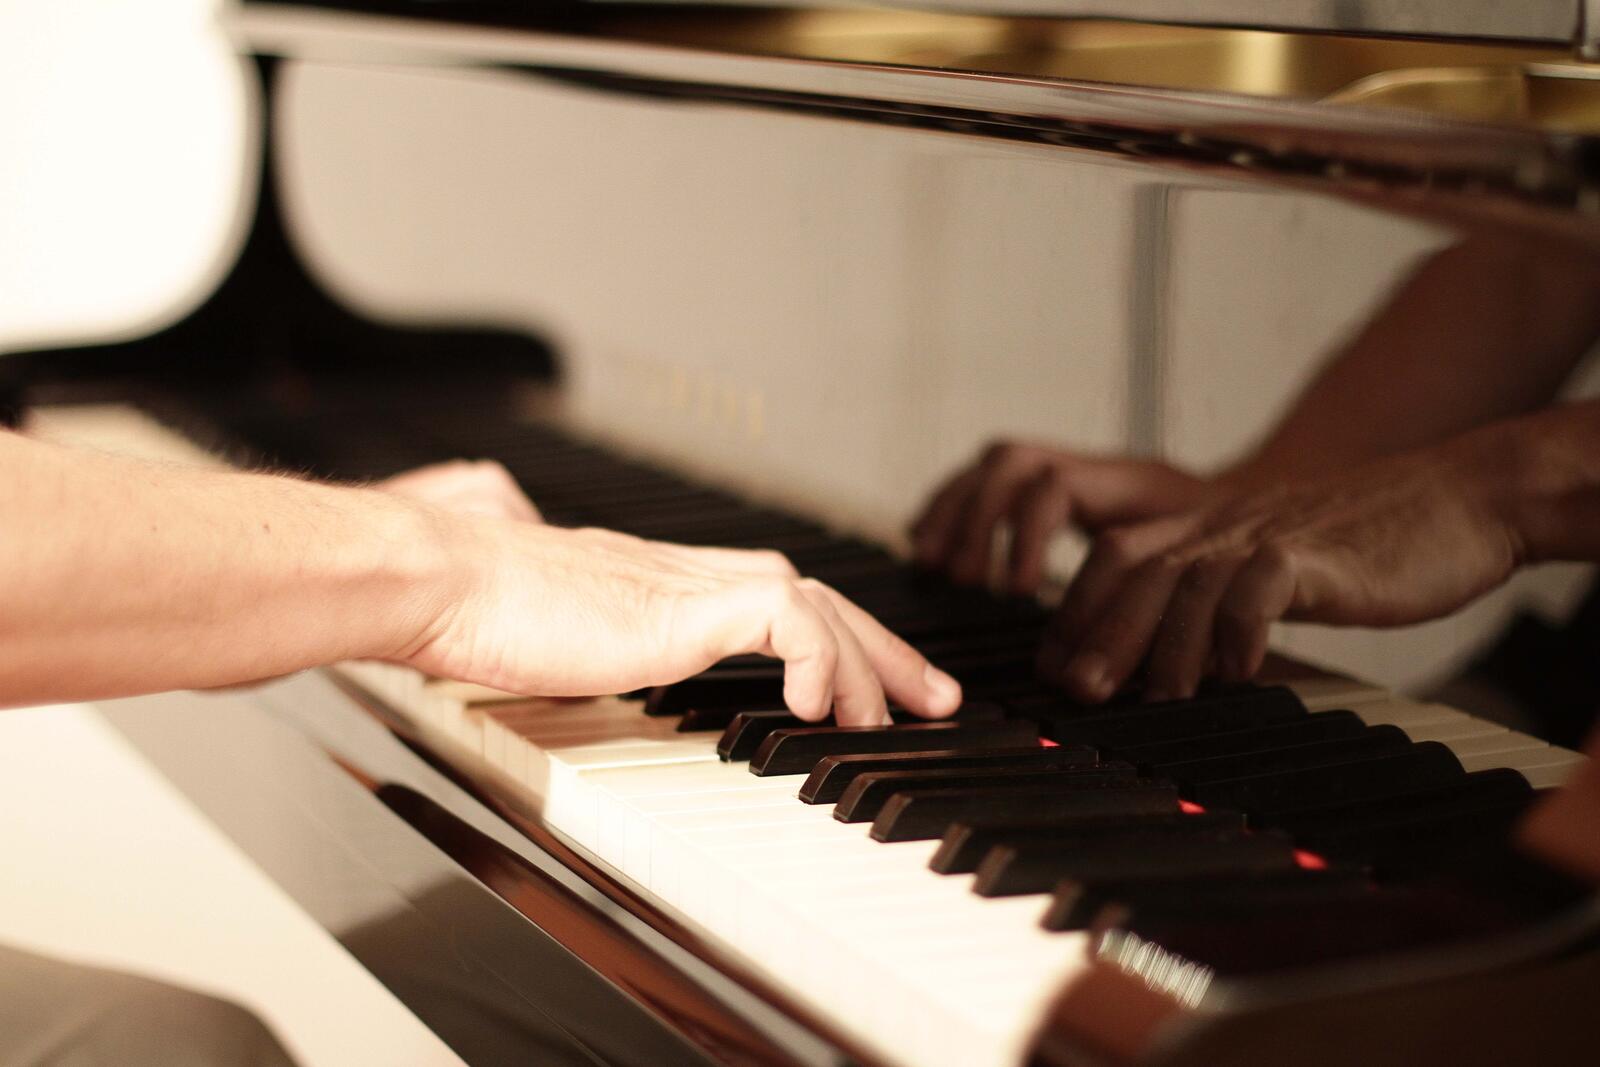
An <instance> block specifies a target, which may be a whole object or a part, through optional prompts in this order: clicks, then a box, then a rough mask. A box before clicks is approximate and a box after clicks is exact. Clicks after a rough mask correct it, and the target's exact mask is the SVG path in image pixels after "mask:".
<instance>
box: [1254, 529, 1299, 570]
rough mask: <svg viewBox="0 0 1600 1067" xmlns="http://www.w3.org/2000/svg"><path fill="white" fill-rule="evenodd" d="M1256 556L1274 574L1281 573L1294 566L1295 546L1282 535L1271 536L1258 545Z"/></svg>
mask: <svg viewBox="0 0 1600 1067" xmlns="http://www.w3.org/2000/svg"><path fill="white" fill-rule="evenodd" d="M1255 558H1256V559H1257V560H1259V561H1260V562H1261V564H1262V566H1264V567H1266V568H1268V570H1269V571H1270V572H1271V573H1273V574H1281V573H1284V572H1286V571H1289V570H1291V569H1292V568H1293V567H1294V546H1293V545H1291V544H1290V543H1289V542H1288V540H1287V539H1285V538H1282V537H1269V538H1267V539H1266V540H1264V541H1262V542H1261V544H1260V545H1259V546H1257V548H1256V551H1255Z"/></svg>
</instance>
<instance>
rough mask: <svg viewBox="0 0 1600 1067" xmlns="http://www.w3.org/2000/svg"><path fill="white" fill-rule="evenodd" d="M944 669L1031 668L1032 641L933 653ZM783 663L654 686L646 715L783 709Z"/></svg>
mask: <svg viewBox="0 0 1600 1067" xmlns="http://www.w3.org/2000/svg"><path fill="white" fill-rule="evenodd" d="M933 659H934V661H935V662H936V663H937V664H938V665H939V666H940V667H942V668H943V669H944V670H946V671H948V672H949V673H951V674H953V675H955V677H956V678H957V679H958V680H960V681H962V682H965V681H967V679H968V678H974V677H979V676H983V677H989V676H992V675H994V674H997V673H998V674H1001V675H1006V674H1021V675H1024V676H1027V675H1029V674H1030V673H1031V671H1032V664H1033V650H1032V645H1031V643H1030V644H1029V645H1028V646H1027V647H1025V648H1023V647H1000V648H978V649H974V650H966V651H960V652H952V653H949V654H947V655H940V656H936V657H933ZM783 706H784V703H783V664H782V663H778V662H772V663H769V664H755V665H745V666H732V667H713V668H712V669H710V670H708V671H705V672H703V673H701V674H698V675H695V676H694V677H693V678H686V679H684V680H683V681H681V682H676V683H674V684H672V685H664V686H656V687H655V688H653V689H651V690H649V691H648V692H647V693H646V695H645V706H644V712H645V714H646V715H682V714H683V713H685V712H687V711H689V710H690V709H692V708H699V709H707V708H728V707H734V708H739V709H741V710H745V709H748V710H751V711H772V710H777V709H779V708H782V707H783Z"/></svg>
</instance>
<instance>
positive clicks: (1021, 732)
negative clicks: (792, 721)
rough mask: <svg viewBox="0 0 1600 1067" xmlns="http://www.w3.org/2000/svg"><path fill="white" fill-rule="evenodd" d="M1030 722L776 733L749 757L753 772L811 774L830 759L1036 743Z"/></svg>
mask: <svg viewBox="0 0 1600 1067" xmlns="http://www.w3.org/2000/svg"><path fill="white" fill-rule="evenodd" d="M1038 737H1039V728H1038V727H1037V726H1035V725H1034V724H1033V723H1031V722H1021V721H1014V720H1006V719H997V720H992V721H987V722H985V721H977V722H919V723H908V724H905V725H894V726H812V727H803V728H800V729H793V728H790V729H783V730H774V731H773V732H772V733H770V734H768V735H767V738H766V740H764V741H762V742H761V747H760V748H758V749H756V753H755V755H754V756H752V757H751V758H750V773H751V774H756V775H768V774H801V773H806V774H809V773H810V772H811V770H812V768H814V767H815V766H816V765H817V761H818V760H820V759H822V758H823V757H825V756H841V755H847V754H851V753H869V752H870V753H883V752H929V751H937V750H952V749H965V750H968V751H977V750H983V749H991V748H1014V747H1017V746H1019V745H1027V744H1029V743H1030V742H1037V740H1038Z"/></svg>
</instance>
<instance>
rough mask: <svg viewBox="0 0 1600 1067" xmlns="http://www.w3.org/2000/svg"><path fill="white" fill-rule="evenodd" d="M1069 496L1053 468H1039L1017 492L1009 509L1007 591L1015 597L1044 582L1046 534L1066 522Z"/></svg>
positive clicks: (1070, 504) (1069, 501) (1023, 594)
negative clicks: (1009, 553) (1008, 588)
mask: <svg viewBox="0 0 1600 1067" xmlns="http://www.w3.org/2000/svg"><path fill="white" fill-rule="evenodd" d="M1071 507H1072V499H1071V497H1070V495H1069V494H1068V490H1067V485H1066V481H1065V480H1064V478H1063V477H1062V475H1061V472H1060V471H1059V470H1057V469H1056V468H1054V467H1051V468H1048V469H1046V470H1042V471H1040V472H1039V473H1038V474H1037V475H1035V476H1034V477H1033V479H1032V480H1031V481H1029V482H1028V483H1027V484H1026V485H1025V486H1023V488H1022V489H1021V491H1020V492H1019V493H1018V494H1017V496H1016V498H1015V500H1014V501H1013V505H1012V509H1011V568H1010V571H1011V573H1010V584H1011V590H1012V592H1014V593H1017V594H1018V595H1019V596H1027V595H1028V594H1029V593H1032V592H1035V591H1036V590H1037V589H1038V588H1039V586H1040V585H1041V584H1042V583H1043V582H1044V560H1045V551H1046V549H1047V548H1048V547H1049V545H1050V535H1051V534H1053V533H1055V532H1056V530H1058V529H1060V528H1061V527H1062V526H1064V525H1066V521H1067V517H1068V515H1069V514H1070V513H1071Z"/></svg>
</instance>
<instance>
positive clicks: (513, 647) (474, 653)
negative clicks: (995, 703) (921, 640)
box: [391, 514, 961, 725]
mask: <svg viewBox="0 0 1600 1067" xmlns="http://www.w3.org/2000/svg"><path fill="white" fill-rule="evenodd" d="M437 517H438V518H439V519H440V520H441V522H440V523H439V525H440V526H441V527H442V528H443V529H444V531H445V543H446V545H447V546H448V548H447V554H446V558H447V559H448V560H449V561H450V565H449V571H450V578H449V579H448V580H447V585H446V592H445V595H444V596H442V597H438V598H435V601H436V602H435V605H434V607H433V609H432V610H431V613H430V614H431V616H432V617H431V618H429V620H428V621H427V623H426V625H425V626H424V627H423V628H422V630H421V632H420V634H419V635H417V636H416V637H415V638H414V639H413V640H412V641H411V642H410V643H409V646H408V647H406V648H405V649H403V650H402V651H401V652H400V653H399V654H398V655H395V656H393V657H391V658H393V659H396V660H397V661H399V662H403V663H407V664H409V665H411V666H414V667H417V668H419V669H421V670H423V671H425V672H427V673H429V674H433V675H438V676H441V677H447V678H454V679H458V680H461V681H469V682H479V683H482V684H484V685H488V686H492V687H494V688H496V689H503V690H507V691H510V692H517V693H530V694H540V695H546V696H580V695H585V696H586V695H593V694H600V693H620V692H626V691H629V690H633V689H639V688H642V687H645V686H650V685H662V684H666V683H670V682H675V681H678V680H680V679H682V678H686V677H688V676H689V675H692V674H695V673H697V672H699V671H701V670H704V669H705V668H706V667H709V666H710V665H711V664H713V663H715V662H717V661H718V660H720V659H724V658H726V657H728V656H734V655H740V654H744V653H760V654H763V655H769V656H775V657H777V658H779V659H781V660H783V661H784V663H785V677H784V700H785V701H786V702H787V703H788V705H789V707H790V708H791V709H792V710H793V711H794V713H795V714H796V715H798V716H800V717H802V718H805V719H810V720H816V719H821V718H823V717H824V716H826V715H827V714H828V712H829V711H830V709H831V710H833V711H834V712H835V714H836V715H837V717H838V720H839V722H840V723H841V724H857V725H859V724H875V723H879V722H882V721H883V720H884V716H885V701H884V692H885V690H887V692H888V694H889V696H890V697H892V698H893V699H894V700H896V701H898V702H899V703H900V704H902V705H904V706H905V707H907V708H909V709H910V710H912V711H914V712H917V713H920V714H923V715H928V716H934V717H938V716H944V715H948V714H950V713H952V712H953V711H955V709H956V706H957V705H958V704H959V703H960V699H961V692H960V687H959V686H958V685H957V684H956V682H955V681H954V680H953V679H951V678H950V677H949V676H947V675H945V674H944V673H943V672H941V671H938V670H936V669H934V668H933V667H931V666H929V665H928V663H927V661H926V660H924V659H923V658H922V656H921V655H920V654H918V653H917V652H916V651H915V650H914V649H912V648H911V647H910V646H909V645H907V644H906V643H905V642H904V641H902V640H900V639H899V638H898V637H895V636H894V635H893V634H891V633H889V632H888V631H887V630H885V629H884V628H883V627H882V626H881V625H879V624H878V623H877V622H876V621H875V620H873V619H872V618H871V617H870V616H869V615H867V614H866V612H864V611H862V610H861V609H860V608H858V607H857V606H855V605H854V604H852V603H850V602H849V601H847V600H845V599H844V598H843V597H842V596H840V595H839V594H838V593H836V592H834V591H833V590H831V589H829V588H827V587H826V586H824V585H822V584H820V583H818V582H815V581H812V580H809V579H803V578H799V577H798V576H797V575H796V574H795V571H794V568H793V567H792V566H791V565H790V563H789V561H788V560H787V559H785V558H784V557H783V556H781V555H779V554H777V553H772V552H744V551H738V550H734V549H716V548H691V547H686V546H681V545H668V544H661V543H658V542H652V541H644V540H640V539H639V538H635V537H630V536H627V535H625V534H619V533H613V532H610V531H605V530H565V529H558V528H555V527H549V526H535V525H530V524H528V523H523V522H506V521H503V520H497V519H486V518H471V517H468V518H458V517H455V516H446V515H442V514H441V515H438V516H437Z"/></svg>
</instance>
